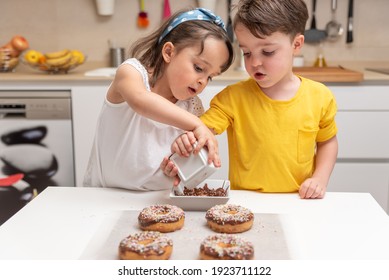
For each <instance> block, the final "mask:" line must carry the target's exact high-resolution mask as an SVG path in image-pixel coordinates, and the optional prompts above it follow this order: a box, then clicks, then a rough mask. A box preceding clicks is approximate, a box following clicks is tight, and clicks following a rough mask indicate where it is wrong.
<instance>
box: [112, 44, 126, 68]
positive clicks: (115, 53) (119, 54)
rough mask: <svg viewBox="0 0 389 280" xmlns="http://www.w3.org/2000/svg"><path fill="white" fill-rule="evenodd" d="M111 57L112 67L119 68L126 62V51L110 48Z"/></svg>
mask: <svg viewBox="0 0 389 280" xmlns="http://www.w3.org/2000/svg"><path fill="white" fill-rule="evenodd" d="M109 55H110V58H111V59H110V60H111V67H119V65H120V64H122V63H123V61H124V56H125V50H124V48H110V49H109Z"/></svg>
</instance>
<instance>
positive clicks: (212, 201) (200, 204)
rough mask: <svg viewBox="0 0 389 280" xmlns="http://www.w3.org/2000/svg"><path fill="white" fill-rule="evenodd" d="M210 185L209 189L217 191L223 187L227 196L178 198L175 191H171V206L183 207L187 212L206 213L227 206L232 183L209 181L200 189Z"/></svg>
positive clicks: (204, 182) (227, 181)
mask: <svg viewBox="0 0 389 280" xmlns="http://www.w3.org/2000/svg"><path fill="white" fill-rule="evenodd" d="M204 184H208V188H210V189H217V188H220V187H223V188H224V189H226V190H227V193H226V196H176V195H175V194H174V189H173V188H172V190H171V191H170V199H171V204H173V205H176V206H178V207H181V208H182V209H183V210H187V211H206V210H208V209H209V208H211V207H212V206H215V205H218V204H225V203H227V201H228V200H229V199H230V181H229V180H216V179H207V180H205V181H203V182H202V183H201V184H200V185H199V187H203V186H204Z"/></svg>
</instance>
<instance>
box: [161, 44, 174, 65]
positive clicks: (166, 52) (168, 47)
mask: <svg viewBox="0 0 389 280" xmlns="http://www.w3.org/2000/svg"><path fill="white" fill-rule="evenodd" d="M173 54H174V45H173V43H172V42H166V43H165V44H164V45H163V47H162V57H163V59H164V60H165V62H166V63H169V62H170V61H171V59H172V57H173Z"/></svg>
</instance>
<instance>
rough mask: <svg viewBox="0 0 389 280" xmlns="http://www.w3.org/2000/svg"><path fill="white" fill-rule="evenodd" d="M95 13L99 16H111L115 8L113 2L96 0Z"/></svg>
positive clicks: (111, 0) (112, 0)
mask: <svg viewBox="0 0 389 280" xmlns="http://www.w3.org/2000/svg"><path fill="white" fill-rule="evenodd" d="M96 6H97V13H98V14H99V15H100V16H112V15H113V12H114V8H115V0H96Z"/></svg>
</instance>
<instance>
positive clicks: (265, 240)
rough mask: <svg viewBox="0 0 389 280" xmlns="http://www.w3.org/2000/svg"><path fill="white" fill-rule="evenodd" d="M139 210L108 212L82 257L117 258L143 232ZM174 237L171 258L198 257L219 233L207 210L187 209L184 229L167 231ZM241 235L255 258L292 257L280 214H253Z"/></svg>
mask: <svg viewBox="0 0 389 280" xmlns="http://www.w3.org/2000/svg"><path fill="white" fill-rule="evenodd" d="M138 215H139V211H120V212H119V211H118V212H113V213H112V214H111V215H108V216H107V217H106V218H105V220H104V222H103V223H102V225H101V226H100V227H99V229H98V230H97V232H96V234H95V235H94V236H93V237H92V239H91V240H90V242H89V244H88V245H87V246H86V248H85V250H84V252H83V254H82V256H81V259H89V260H96V259H97V260H117V259H119V258H118V246H119V243H120V241H121V240H122V239H123V238H125V237H127V236H128V235H130V234H133V233H136V232H139V231H141V230H140V229H139V227H138ZM166 234H167V235H168V236H169V237H170V238H171V239H173V253H172V256H171V257H170V259H171V260H174V259H176V260H178V259H179V260H191V259H192V260H196V259H199V252H200V244H201V242H202V241H203V239H204V238H206V237H207V236H209V235H213V234H216V232H214V231H212V230H211V229H209V228H208V226H207V224H206V219H205V212H190V211H185V225H184V227H183V228H182V229H181V230H178V231H175V232H171V233H166ZM239 235H241V236H243V237H245V238H246V239H247V240H249V241H251V242H252V243H253V245H254V259H262V260H286V259H289V258H290V257H289V253H288V248H287V244H286V240H285V237H284V232H283V230H282V227H281V223H280V221H279V217H278V215H277V214H258V213H254V224H253V227H252V228H251V229H250V230H249V231H247V232H243V233H239Z"/></svg>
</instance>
